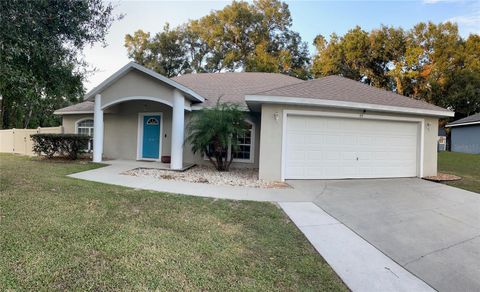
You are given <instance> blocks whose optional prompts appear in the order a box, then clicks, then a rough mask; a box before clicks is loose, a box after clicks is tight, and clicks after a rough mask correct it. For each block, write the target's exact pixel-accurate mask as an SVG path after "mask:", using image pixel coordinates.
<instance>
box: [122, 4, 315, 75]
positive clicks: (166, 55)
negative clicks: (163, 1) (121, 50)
mask: <svg viewBox="0 0 480 292" xmlns="http://www.w3.org/2000/svg"><path fill="white" fill-rule="evenodd" d="M291 26H292V18H291V15H290V11H289V8H288V5H287V4H285V3H284V2H281V1H278V0H257V1H254V2H253V3H248V2H244V1H233V2H232V3H231V4H230V5H227V6H225V7H224V8H223V9H221V10H217V11H213V12H211V13H210V14H208V15H206V16H204V17H202V18H200V19H197V20H191V21H189V22H188V23H186V24H184V25H181V26H179V27H176V28H173V29H171V28H170V27H169V26H166V27H165V28H164V29H163V31H161V32H159V33H157V34H155V35H154V36H153V37H151V36H150V34H149V33H146V32H143V31H137V32H135V33H134V34H133V35H130V34H128V35H126V37H125V46H126V48H127V50H128V54H129V57H130V58H132V59H134V60H135V61H136V62H138V63H140V64H144V65H145V66H147V67H149V68H151V69H153V70H156V71H157V72H159V73H162V74H165V75H167V76H169V77H170V76H175V75H178V74H183V73H187V72H220V71H237V70H243V71H255V72H274V73H283V74H288V75H291V76H296V77H299V78H304V79H305V78H307V77H308V76H309V68H308V67H309V63H310V56H309V53H308V48H307V44H306V43H305V42H302V39H301V37H300V35H299V34H298V33H297V32H294V31H292V30H291Z"/></svg>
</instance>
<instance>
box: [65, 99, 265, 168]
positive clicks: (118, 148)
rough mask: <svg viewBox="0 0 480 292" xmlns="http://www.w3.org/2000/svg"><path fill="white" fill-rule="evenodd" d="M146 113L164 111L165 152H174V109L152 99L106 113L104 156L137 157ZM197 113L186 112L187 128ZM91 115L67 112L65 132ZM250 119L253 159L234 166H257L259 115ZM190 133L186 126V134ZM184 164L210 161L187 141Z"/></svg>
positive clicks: (163, 141) (125, 105)
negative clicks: (141, 120) (140, 117)
mask: <svg viewBox="0 0 480 292" xmlns="http://www.w3.org/2000/svg"><path fill="white" fill-rule="evenodd" d="M144 112H159V113H161V114H162V122H163V124H162V137H161V139H162V155H170V154H171V143H172V141H171V135H172V108H171V107H169V106H167V105H164V104H161V103H158V102H153V101H127V102H123V103H119V104H116V105H114V106H112V107H110V108H109V109H108V111H106V113H105V115H104V127H105V128H104V146H103V156H104V158H105V159H127V160H135V159H137V139H138V114H139V113H144ZM194 113H195V112H188V111H186V112H185V127H187V125H188V123H189V121H190V120H191V117H192V115H193V114H194ZM85 118H92V119H93V115H84V114H82V115H64V116H63V126H64V129H65V133H75V124H76V122H77V121H79V120H83V119H85ZM247 119H248V120H249V121H251V122H252V123H253V124H254V129H255V138H254V162H253V163H247V162H234V163H232V167H240V168H258V163H259V155H260V115H259V114H248V115H247ZM187 135H188V133H187V130H186V129H185V137H186V136H187ZM183 153H184V154H183V160H184V163H194V164H198V165H209V164H210V162H209V161H208V160H205V159H203V157H201V155H200V154H196V155H194V154H193V153H192V151H191V145H190V144H189V143H187V142H185V144H184V151H183Z"/></svg>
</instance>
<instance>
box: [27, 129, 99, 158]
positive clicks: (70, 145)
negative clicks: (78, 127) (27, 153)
mask: <svg viewBox="0 0 480 292" xmlns="http://www.w3.org/2000/svg"><path fill="white" fill-rule="evenodd" d="M31 137H32V140H33V152H35V153H37V154H38V155H45V156H47V157H48V158H52V157H53V156H54V155H59V156H66V157H68V158H69V159H72V160H74V159H77V158H78V154H80V153H81V152H82V151H83V149H85V148H86V147H87V145H88V141H89V140H90V136H88V135H79V134H34V135H31Z"/></svg>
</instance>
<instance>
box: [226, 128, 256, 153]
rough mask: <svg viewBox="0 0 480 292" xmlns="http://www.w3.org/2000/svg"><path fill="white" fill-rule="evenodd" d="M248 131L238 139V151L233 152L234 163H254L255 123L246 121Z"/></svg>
mask: <svg viewBox="0 0 480 292" xmlns="http://www.w3.org/2000/svg"><path fill="white" fill-rule="evenodd" d="M246 124H247V130H246V131H245V132H244V133H243V134H242V135H241V136H239V137H237V139H238V148H237V150H235V151H234V150H233V149H232V150H231V155H232V157H233V161H238V162H253V137H254V127H253V123H251V122H249V121H246Z"/></svg>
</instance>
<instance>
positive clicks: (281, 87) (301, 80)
mask: <svg viewBox="0 0 480 292" xmlns="http://www.w3.org/2000/svg"><path fill="white" fill-rule="evenodd" d="M294 78H297V77H294ZM297 79H298V81H299V82H298V83H294V84H288V85H283V86H279V87H274V88H271V89H268V90H264V91H259V92H255V93H251V94H250V95H257V94H260V93H265V92H269V91H272V90H277V89H283V88H286V87H290V86H295V85H298V84H303V83H306V82H308V81H310V80H313V79H310V80H303V79H300V78H297Z"/></svg>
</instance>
